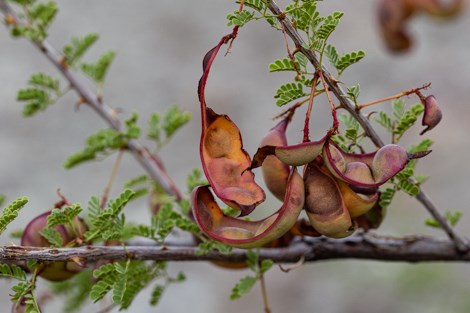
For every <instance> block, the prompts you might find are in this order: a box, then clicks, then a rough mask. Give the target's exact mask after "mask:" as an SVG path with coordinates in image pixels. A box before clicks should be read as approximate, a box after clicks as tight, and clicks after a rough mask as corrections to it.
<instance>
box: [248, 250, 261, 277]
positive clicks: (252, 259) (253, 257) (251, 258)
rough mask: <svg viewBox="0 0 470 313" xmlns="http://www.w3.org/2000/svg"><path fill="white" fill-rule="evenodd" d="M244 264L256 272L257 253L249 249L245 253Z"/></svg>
mask: <svg viewBox="0 0 470 313" xmlns="http://www.w3.org/2000/svg"><path fill="white" fill-rule="evenodd" d="M246 264H247V265H248V267H249V268H250V269H251V270H252V271H254V272H256V271H257V269H258V253H256V252H255V251H253V250H250V251H248V252H247V253H246Z"/></svg>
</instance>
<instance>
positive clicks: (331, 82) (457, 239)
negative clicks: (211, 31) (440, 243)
mask: <svg viewBox="0 0 470 313" xmlns="http://www.w3.org/2000/svg"><path fill="white" fill-rule="evenodd" d="M268 2H269V3H268V8H269V10H270V11H271V12H272V13H273V14H275V15H276V16H279V17H280V18H279V22H280V23H281V24H282V25H283V28H285V30H286V32H287V34H288V35H289V36H290V38H291V39H292V41H293V42H294V44H295V45H296V48H297V49H298V50H299V51H300V52H302V53H303V54H304V55H305V56H306V57H307V59H308V60H309V61H310V63H312V65H313V66H314V67H315V68H316V69H320V67H321V70H322V72H323V75H324V77H325V81H326V83H327V85H328V87H329V88H330V90H331V92H332V93H333V94H334V95H335V96H336V98H337V99H338V101H339V103H340V107H342V108H344V109H345V110H346V111H348V112H349V113H350V114H351V115H352V116H353V117H354V118H355V119H356V120H357V121H358V122H359V124H360V125H361V127H362V128H363V129H364V131H365V132H366V134H367V136H368V137H369V138H370V139H371V140H372V142H373V143H374V144H375V145H376V146H377V147H382V146H384V142H383V141H382V139H381V138H380V136H379V135H378V134H377V132H376V131H375V130H374V128H373V127H372V125H371V123H370V122H369V120H368V119H367V117H366V116H364V115H362V114H361V113H360V112H358V111H357V110H356V106H355V105H354V103H352V102H351V101H350V100H349V99H348V98H347V97H346V93H345V92H344V90H343V89H342V88H341V86H340V85H339V84H338V82H337V81H336V80H335V78H334V77H333V76H332V75H331V74H330V73H329V72H328V70H327V69H326V68H325V67H324V66H323V65H322V64H320V62H319V60H318V58H317V56H316V55H315V53H314V52H313V51H312V50H310V49H308V48H307V45H306V43H305V42H304V40H303V39H302V37H301V36H300V35H299V33H298V32H297V30H296V29H295V27H294V26H293V25H292V23H291V22H290V21H289V19H287V18H286V17H285V14H283V12H282V10H281V9H280V8H279V6H278V5H277V4H276V3H275V2H274V1H272V0H270V1H268ZM416 199H417V200H418V201H419V202H420V203H421V204H422V205H423V206H424V207H425V208H426V209H427V210H428V211H429V213H430V214H431V215H432V216H433V217H434V219H436V221H438V223H439V225H441V227H442V229H443V230H444V231H445V232H446V233H447V235H448V236H449V238H451V239H452V240H453V241H454V243H455V248H456V249H457V250H458V251H460V252H466V251H468V249H469V246H468V243H467V241H466V240H465V239H464V238H463V237H461V236H460V235H459V234H457V232H456V231H455V230H454V229H453V228H452V227H451V226H450V225H449V223H448V222H447V220H446V219H445V218H444V217H443V216H442V215H441V214H440V213H439V211H438V210H437V208H436V207H435V206H434V204H433V203H432V202H431V200H430V198H429V197H428V196H427V195H426V193H425V192H424V191H423V189H422V188H420V192H419V194H418V195H417V196H416Z"/></svg>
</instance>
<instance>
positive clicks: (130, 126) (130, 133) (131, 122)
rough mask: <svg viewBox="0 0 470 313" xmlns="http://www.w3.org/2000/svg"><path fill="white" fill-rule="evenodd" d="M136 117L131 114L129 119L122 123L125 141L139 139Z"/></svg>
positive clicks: (134, 114)
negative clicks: (124, 128) (124, 129)
mask: <svg viewBox="0 0 470 313" xmlns="http://www.w3.org/2000/svg"><path fill="white" fill-rule="evenodd" d="M137 120H138V115H137V113H135V112H132V115H131V117H129V118H128V119H127V120H125V121H124V125H125V126H126V134H125V136H126V139H127V140H129V139H138V138H139V137H140V127H139V126H138V125H137Z"/></svg>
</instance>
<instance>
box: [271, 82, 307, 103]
mask: <svg viewBox="0 0 470 313" xmlns="http://www.w3.org/2000/svg"><path fill="white" fill-rule="evenodd" d="M304 96H308V93H305V92H304V90H303V86H302V84H301V83H287V84H284V85H281V87H279V89H278V90H277V91H276V94H275V95H274V98H275V99H277V100H276V104H277V105H278V106H283V105H285V104H287V103H289V102H291V101H293V100H295V99H298V98H301V97H304Z"/></svg>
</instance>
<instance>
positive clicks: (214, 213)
mask: <svg viewBox="0 0 470 313" xmlns="http://www.w3.org/2000/svg"><path fill="white" fill-rule="evenodd" d="M304 199H305V194H304V184H303V180H302V177H301V176H300V175H299V174H298V173H297V171H296V170H292V172H291V174H290V176H289V180H288V183H287V189H286V195H285V199H284V202H283V205H282V207H281V208H280V209H279V210H278V211H277V212H275V213H274V214H272V215H271V216H269V217H267V218H265V219H262V220H259V221H247V220H244V219H239V218H234V217H229V216H225V215H224V214H223V212H222V210H221V209H220V207H219V205H218V204H217V202H216V201H215V199H214V197H213V196H212V193H211V192H210V190H209V188H208V187H206V186H200V187H197V188H196V189H195V190H194V191H193V193H192V196H191V200H192V208H193V215H194V219H195V220H196V223H197V224H198V225H199V227H200V228H201V230H202V231H203V232H204V233H205V234H206V235H207V236H209V237H210V238H213V239H215V240H217V241H220V242H223V243H225V244H227V245H229V246H233V247H238V248H245V249H250V248H257V247H262V246H264V245H266V244H267V243H269V242H272V241H273V240H275V239H277V238H279V237H281V236H282V235H284V234H285V233H286V232H287V231H289V229H291V228H292V227H293V226H294V224H295V223H296V221H297V218H298V216H299V214H300V211H301V210H302V208H303V206H304Z"/></svg>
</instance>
